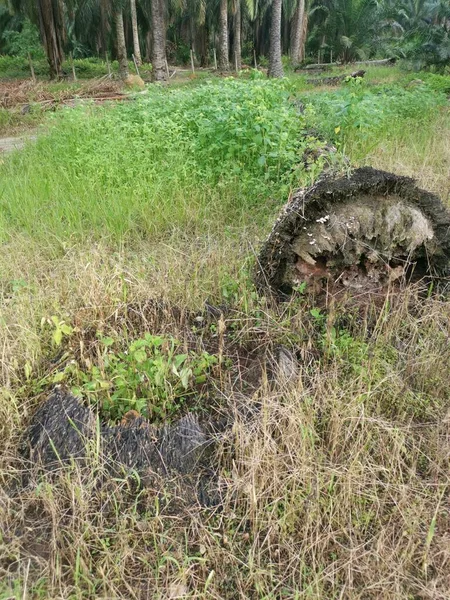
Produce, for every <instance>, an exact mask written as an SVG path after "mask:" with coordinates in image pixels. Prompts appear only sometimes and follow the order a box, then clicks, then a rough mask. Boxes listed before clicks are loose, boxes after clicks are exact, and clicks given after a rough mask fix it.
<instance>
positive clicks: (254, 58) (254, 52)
mask: <svg viewBox="0 0 450 600" xmlns="http://www.w3.org/2000/svg"><path fill="white" fill-rule="evenodd" d="M253 62H254V64H255V69H258V63H257V62H256V50H255V49H254V48H253Z"/></svg>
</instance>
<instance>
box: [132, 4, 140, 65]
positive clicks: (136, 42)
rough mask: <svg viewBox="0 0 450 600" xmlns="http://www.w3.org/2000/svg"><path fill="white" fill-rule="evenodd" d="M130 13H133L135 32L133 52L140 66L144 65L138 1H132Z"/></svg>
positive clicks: (133, 28)
mask: <svg viewBox="0 0 450 600" xmlns="http://www.w3.org/2000/svg"><path fill="white" fill-rule="evenodd" d="M130 11H131V28H132V30H133V51H134V58H135V60H136V64H137V65H138V66H139V65H141V64H142V58H141V49H140V47H139V30H138V22H137V13H136V0H130Z"/></svg>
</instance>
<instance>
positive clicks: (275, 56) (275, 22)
mask: <svg viewBox="0 0 450 600" xmlns="http://www.w3.org/2000/svg"><path fill="white" fill-rule="evenodd" d="M281 5H282V0H273V2H272V19H271V24H270V50H269V70H268V72H267V75H268V76H269V77H283V75H284V73H283V63H282V62H281Z"/></svg>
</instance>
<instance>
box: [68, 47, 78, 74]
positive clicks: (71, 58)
mask: <svg viewBox="0 0 450 600" xmlns="http://www.w3.org/2000/svg"><path fill="white" fill-rule="evenodd" d="M69 57H70V66H71V67H72V77H73V80H74V81H77V74H76V73H75V65H74V64H73V55H72V52H70V54H69Z"/></svg>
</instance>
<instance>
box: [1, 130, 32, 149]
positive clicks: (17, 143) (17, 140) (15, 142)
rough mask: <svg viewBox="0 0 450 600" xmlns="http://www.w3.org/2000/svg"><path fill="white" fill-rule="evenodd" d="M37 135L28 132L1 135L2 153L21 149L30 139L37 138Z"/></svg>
mask: <svg viewBox="0 0 450 600" xmlns="http://www.w3.org/2000/svg"><path fill="white" fill-rule="evenodd" d="M36 137H37V136H36V135H33V134H27V135H21V136H17V137H0V153H3V152H12V151H13V150H21V149H22V148H23V147H24V146H25V143H26V142H27V141H28V140H35V139H36Z"/></svg>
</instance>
